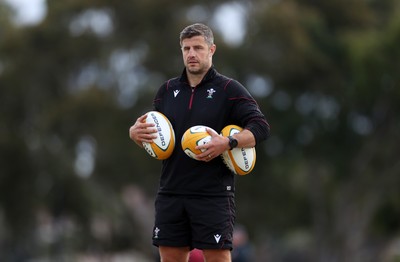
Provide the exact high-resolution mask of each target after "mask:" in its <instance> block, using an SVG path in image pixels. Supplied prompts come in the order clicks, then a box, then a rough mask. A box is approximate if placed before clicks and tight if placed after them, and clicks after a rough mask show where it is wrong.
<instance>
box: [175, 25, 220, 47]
mask: <svg viewBox="0 0 400 262" xmlns="http://www.w3.org/2000/svg"><path fill="white" fill-rule="evenodd" d="M194 36H203V37H204V40H205V41H206V43H207V44H208V45H209V46H211V45H213V44H214V35H213V32H212V30H211V29H210V28H209V27H208V26H206V25H204V24H201V23H196V24H193V25H189V26H187V27H185V28H184V29H183V30H182V32H181V34H180V36H179V40H180V41H179V43H180V44H181V45H182V40H183V39H187V38H191V37H194Z"/></svg>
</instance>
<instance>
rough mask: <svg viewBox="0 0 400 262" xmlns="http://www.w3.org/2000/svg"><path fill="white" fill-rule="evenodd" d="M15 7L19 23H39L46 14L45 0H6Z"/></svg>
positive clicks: (16, 19)
mask: <svg viewBox="0 0 400 262" xmlns="http://www.w3.org/2000/svg"><path fill="white" fill-rule="evenodd" d="M4 1H5V2H7V3H8V4H9V5H10V6H11V7H12V8H14V9H15V12H16V17H15V22H16V23H17V24H22V25H29V24H36V23H39V22H40V21H41V20H42V19H43V18H44V17H45V15H46V12H47V6H46V1H45V0H4Z"/></svg>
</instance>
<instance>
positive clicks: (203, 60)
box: [129, 24, 269, 262]
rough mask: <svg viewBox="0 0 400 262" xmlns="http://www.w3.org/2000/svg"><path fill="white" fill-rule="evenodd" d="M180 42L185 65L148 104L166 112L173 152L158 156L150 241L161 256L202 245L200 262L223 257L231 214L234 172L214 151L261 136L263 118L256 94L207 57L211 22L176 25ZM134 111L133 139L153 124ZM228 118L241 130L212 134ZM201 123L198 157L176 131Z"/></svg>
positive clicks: (182, 255)
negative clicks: (204, 130)
mask: <svg viewBox="0 0 400 262" xmlns="http://www.w3.org/2000/svg"><path fill="white" fill-rule="evenodd" d="M180 45H181V50H182V56H183V63H184V65H185V68H184V70H183V73H182V75H181V76H180V77H176V78H173V79H170V80H168V81H167V82H165V83H164V84H163V85H162V86H161V87H160V89H159V90H158V92H157V94H156V97H155V99H154V102H153V106H154V110H157V111H160V112H161V113H163V114H164V115H166V116H167V118H168V119H169V120H170V122H171V124H172V126H173V128H174V131H175V137H176V141H178V143H177V145H176V146H175V149H174V152H173V154H172V155H171V156H170V157H169V158H168V159H166V160H164V161H163V163H162V171H161V178H160V185H159V190H158V193H157V198H156V201H155V209H156V217H155V225H154V230H153V244H154V245H155V246H158V247H159V252H160V257H161V260H162V261H163V262H184V261H185V262H186V261H188V257H189V252H190V250H191V249H193V248H197V249H201V250H203V255H204V257H205V259H206V261H207V262H226V261H231V254H230V251H231V249H232V235H233V227H234V221H235V217H236V215H235V203H234V191H235V187H234V174H233V173H231V172H230V171H229V169H228V168H227V167H226V166H225V164H224V163H223V161H222V159H221V157H220V154H221V153H222V152H224V151H225V150H230V149H232V148H234V147H240V148H243V147H253V146H255V145H257V144H258V143H259V142H261V141H263V140H265V139H267V138H268V136H269V125H268V123H267V121H266V119H265V117H264V115H263V114H262V113H261V111H260V109H259V108H258V105H257V103H256V101H255V100H254V99H253V98H252V96H251V95H250V94H249V93H248V91H247V90H246V89H245V88H244V87H243V86H242V85H241V84H240V83H239V82H237V81H235V80H233V79H230V78H228V77H226V76H223V75H221V74H219V73H218V72H217V71H216V70H215V68H214V66H213V63H212V58H213V55H214V53H215V51H216V45H215V44H214V37H213V33H212V31H211V29H210V28H209V27H207V26H206V25H203V24H193V25H190V26H188V27H186V28H184V29H183V31H182V32H181V34H180ZM145 119H146V115H143V116H140V117H139V118H138V119H137V120H136V122H135V124H134V125H133V126H131V128H130V130H129V135H130V138H131V139H132V140H133V141H134V142H136V143H137V144H138V145H139V146H142V142H150V143H151V142H152V139H153V138H156V135H155V132H156V130H155V128H154V127H153V126H152V125H151V124H146V123H145V122H144V121H145ZM229 124H235V125H238V126H241V127H243V128H244V129H243V131H241V132H240V133H238V134H235V135H233V137H230V138H227V137H223V136H221V135H219V134H218V133H216V132H215V131H217V132H220V131H221V130H222V129H223V128H224V127H225V126H227V125H229ZM194 125H205V126H208V127H210V128H212V129H214V130H215V131H213V130H211V129H209V130H208V132H209V133H210V135H211V136H212V140H211V141H210V142H209V143H207V144H205V145H200V146H198V148H199V149H205V151H204V152H203V153H201V154H200V155H198V160H194V159H191V158H189V157H188V156H187V155H186V154H185V153H184V152H183V150H182V148H181V147H180V144H179V141H180V139H181V137H182V135H183V133H184V132H185V131H186V130H187V129H188V128H190V127H191V126H194Z"/></svg>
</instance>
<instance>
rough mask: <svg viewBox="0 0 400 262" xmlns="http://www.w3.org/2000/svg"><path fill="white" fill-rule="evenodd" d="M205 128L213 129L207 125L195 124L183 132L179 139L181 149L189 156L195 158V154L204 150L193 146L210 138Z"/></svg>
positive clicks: (204, 142)
mask: <svg viewBox="0 0 400 262" xmlns="http://www.w3.org/2000/svg"><path fill="white" fill-rule="evenodd" d="M207 128H209V129H211V130H214V129H212V128H210V127H207V126H203V125H197V126H192V127H191V128H189V129H188V130H186V132H185V133H184V134H183V136H182V140H181V145H182V150H183V151H184V152H185V154H186V155H188V156H189V157H190V158H193V159H196V160H197V155H198V154H201V153H202V152H204V150H199V149H196V148H195V147H196V146H199V145H204V144H207V143H208V142H209V141H210V140H211V135H210V134H209V133H208V132H207V130H206V129H207Z"/></svg>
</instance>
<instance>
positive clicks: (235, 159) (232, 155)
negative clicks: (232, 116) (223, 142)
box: [221, 125, 256, 176]
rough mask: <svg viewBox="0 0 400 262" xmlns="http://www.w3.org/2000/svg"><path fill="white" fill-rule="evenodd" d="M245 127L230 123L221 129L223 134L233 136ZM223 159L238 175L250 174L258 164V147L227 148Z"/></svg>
mask: <svg viewBox="0 0 400 262" xmlns="http://www.w3.org/2000/svg"><path fill="white" fill-rule="evenodd" d="M242 130H243V128H241V127H240V126H237V125H228V126H226V127H224V128H223V129H222V131H221V135H222V136H225V137H227V136H231V135H233V134H236V133H239V132H240V131H242ZM221 156H222V159H223V161H224V163H225V164H226V166H227V167H228V168H229V169H230V170H231V171H232V172H233V173H235V174H237V175H241V176H243V175H247V174H249V173H250V172H251V171H252V170H253V168H254V166H255V164H256V149H255V148H254V147H251V148H238V147H237V148H234V149H232V150H226V151H225V152H223V153H222V155H221Z"/></svg>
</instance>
